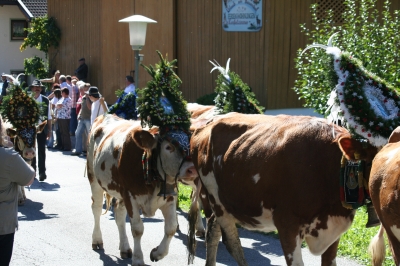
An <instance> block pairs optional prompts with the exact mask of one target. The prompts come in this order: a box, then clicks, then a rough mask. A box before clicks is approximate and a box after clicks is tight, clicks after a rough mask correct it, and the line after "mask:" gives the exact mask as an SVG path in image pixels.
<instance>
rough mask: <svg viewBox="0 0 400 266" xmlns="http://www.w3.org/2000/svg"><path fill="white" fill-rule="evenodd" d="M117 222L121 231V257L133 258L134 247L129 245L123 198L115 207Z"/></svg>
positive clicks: (119, 231)
mask: <svg viewBox="0 0 400 266" xmlns="http://www.w3.org/2000/svg"><path fill="white" fill-rule="evenodd" d="M114 217H115V223H116V224H117V227H118V233H119V252H120V255H121V258H123V259H127V258H132V249H131V247H130V246H129V240H128V236H127V235H126V207H125V204H124V201H123V200H118V202H117V204H116V206H115V207H114Z"/></svg>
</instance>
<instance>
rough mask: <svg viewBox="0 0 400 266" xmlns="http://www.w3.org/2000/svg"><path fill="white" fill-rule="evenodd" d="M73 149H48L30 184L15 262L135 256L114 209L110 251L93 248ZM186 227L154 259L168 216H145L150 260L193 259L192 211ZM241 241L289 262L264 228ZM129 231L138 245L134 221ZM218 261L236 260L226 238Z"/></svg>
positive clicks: (308, 259)
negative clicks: (42, 169) (123, 246)
mask: <svg viewBox="0 0 400 266" xmlns="http://www.w3.org/2000/svg"><path fill="white" fill-rule="evenodd" d="M68 154H69V152H64V153H62V152H60V151H55V150H48V151H47V180H46V181H45V182H38V180H36V181H35V182H34V183H33V184H32V186H31V187H30V189H26V195H27V198H28V200H27V201H26V203H25V205H24V206H21V207H19V213H18V216H19V230H18V231H17V232H16V234H15V243H14V252H13V257H12V261H11V265H12V266H21V265H30V266H32V265H38V266H39V265H40V266H44V265H52V266H53V265H58V266H60V265H74V266H77V265H82V266H83V265H85V266H87V265H130V263H131V260H130V259H121V258H120V255H119V249H118V245H119V237H118V230H117V226H116V225H115V221H114V217H113V214H112V212H108V213H107V214H106V215H103V216H102V217H101V228H102V234H103V240H104V248H105V249H104V251H93V250H92V242H91V235H92V230H93V224H94V223H93V215H92V210H91V192H90V186H89V182H88V180H87V177H85V176H84V172H85V162H86V159H85V158H83V157H76V156H69V155H68ZM178 219H179V225H180V229H181V231H180V232H177V233H176V234H175V237H174V238H173V240H172V241H171V245H170V249H169V254H168V255H167V256H166V257H165V258H164V259H163V260H161V261H159V262H156V263H153V262H151V260H150V251H151V250H152V249H153V248H154V247H156V246H158V244H159V242H160V241H161V239H162V237H163V226H164V223H163V217H162V214H161V212H160V211H159V212H157V213H156V216H155V217H153V218H143V220H144V227H145V230H144V234H143V237H142V250H143V254H144V260H145V263H147V265H168V266H170V265H174V266H180V265H187V252H186V242H187V240H186V233H187V222H186V213H181V212H179V215H178ZM239 231H240V232H239V235H240V237H241V243H242V246H243V249H244V253H245V257H246V259H247V261H248V264H249V265H285V264H286V263H285V260H284V257H283V254H282V249H281V247H280V243H279V240H277V239H274V238H271V237H268V236H265V235H263V234H259V233H255V232H250V231H247V230H242V229H239ZM127 235H128V238H129V240H130V243H131V247H132V246H133V238H132V236H131V234H130V225H129V222H128V220H127ZM205 254H206V250H205V245H204V241H203V240H199V242H198V246H197V254H196V258H195V260H194V265H204V264H205ZM303 260H304V263H305V265H308V266H309V265H311V266H313V265H320V258H319V257H316V256H313V255H310V253H309V252H308V250H306V249H303ZM217 265H236V263H235V261H234V260H233V258H232V257H231V256H230V254H229V253H228V252H227V250H226V248H225V246H224V245H223V244H222V243H220V246H219V249H218V256H217ZM337 265H349V266H356V265H358V264H357V263H354V262H352V261H349V260H346V259H341V258H338V259H337Z"/></svg>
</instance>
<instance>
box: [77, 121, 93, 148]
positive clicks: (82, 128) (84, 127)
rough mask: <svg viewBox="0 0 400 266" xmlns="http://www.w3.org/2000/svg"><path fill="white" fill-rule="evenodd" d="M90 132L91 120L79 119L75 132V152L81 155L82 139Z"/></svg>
mask: <svg viewBox="0 0 400 266" xmlns="http://www.w3.org/2000/svg"><path fill="white" fill-rule="evenodd" d="M89 130H90V119H79V120H78V127H77V128H76V131H75V152H77V153H81V152H82V138H83V134H84V133H85V132H86V134H88V133H89Z"/></svg>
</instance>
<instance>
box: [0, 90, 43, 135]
mask: <svg viewBox="0 0 400 266" xmlns="http://www.w3.org/2000/svg"><path fill="white" fill-rule="evenodd" d="M9 87H10V88H9V92H8V93H7V95H6V96H4V97H3V101H2V104H1V105H0V113H1V115H2V116H3V118H5V119H6V120H8V121H9V122H10V123H11V125H12V126H13V127H14V128H17V129H20V128H28V127H32V126H33V125H35V124H36V123H37V122H38V121H39V119H40V118H41V116H40V111H41V110H40V105H39V104H38V103H37V102H36V101H35V99H34V98H33V96H31V95H29V94H28V93H27V91H26V89H25V90H24V89H22V88H21V87H20V86H14V85H13V84H9ZM43 120H45V118H43Z"/></svg>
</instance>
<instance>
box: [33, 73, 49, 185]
mask: <svg viewBox="0 0 400 266" xmlns="http://www.w3.org/2000/svg"><path fill="white" fill-rule="evenodd" d="M44 88H45V87H44V86H43V85H42V82H40V80H38V79H35V80H34V81H33V83H32V85H31V86H29V89H30V90H31V91H32V93H33V97H34V98H35V100H36V102H38V103H43V105H42V108H41V110H42V114H41V115H42V116H43V117H45V119H47V126H46V127H45V128H44V130H43V131H42V132H40V133H38V134H37V136H36V138H37V156H35V157H33V160H32V167H33V169H35V171H36V160H37V159H36V158H38V167H39V181H44V180H45V179H46V178H47V176H46V143H47V140H48V139H50V137H51V134H52V128H51V120H52V117H51V106H50V103H49V99H48V98H47V97H46V96H44V95H42V94H41V92H42V90H44ZM40 123H42V121H41V120H39V124H40Z"/></svg>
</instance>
